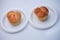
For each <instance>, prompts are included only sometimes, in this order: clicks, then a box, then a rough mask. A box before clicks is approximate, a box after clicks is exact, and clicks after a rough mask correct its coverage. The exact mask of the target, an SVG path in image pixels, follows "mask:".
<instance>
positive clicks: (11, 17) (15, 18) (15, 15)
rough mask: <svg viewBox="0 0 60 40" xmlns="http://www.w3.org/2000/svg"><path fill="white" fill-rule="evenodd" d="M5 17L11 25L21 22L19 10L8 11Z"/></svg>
mask: <svg viewBox="0 0 60 40" xmlns="http://www.w3.org/2000/svg"><path fill="white" fill-rule="evenodd" d="M7 18H8V21H9V22H10V23H11V24H12V25H18V24H19V23H20V22H21V13H20V12H19V11H9V12H8V13H7Z"/></svg>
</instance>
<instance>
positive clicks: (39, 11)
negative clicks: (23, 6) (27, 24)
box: [34, 6, 49, 21]
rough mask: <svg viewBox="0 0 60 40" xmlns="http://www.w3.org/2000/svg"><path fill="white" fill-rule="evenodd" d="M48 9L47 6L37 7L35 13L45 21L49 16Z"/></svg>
mask: <svg viewBox="0 0 60 40" xmlns="http://www.w3.org/2000/svg"><path fill="white" fill-rule="evenodd" d="M48 12H49V11H48V9H47V8H46V7H45V6H41V7H37V8H36V9H35V10H34V13H35V14H36V16H37V17H38V19H39V20H41V21H44V20H46V19H47V18H48Z"/></svg>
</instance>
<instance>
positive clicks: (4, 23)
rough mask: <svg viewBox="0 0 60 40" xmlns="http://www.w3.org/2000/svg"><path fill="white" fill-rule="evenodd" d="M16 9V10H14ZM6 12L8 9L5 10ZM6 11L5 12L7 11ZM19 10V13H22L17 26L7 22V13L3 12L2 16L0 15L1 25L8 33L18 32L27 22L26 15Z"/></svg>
mask: <svg viewBox="0 0 60 40" xmlns="http://www.w3.org/2000/svg"><path fill="white" fill-rule="evenodd" d="M15 11H16V10H15ZM7 12H8V11H7ZM7 12H6V13H7ZM20 12H21V15H22V19H21V23H20V24H19V25H17V26H13V25H11V24H10V23H9V21H8V19H7V16H6V15H7V14H5V15H4V16H2V19H1V27H2V28H3V29H4V30H5V31H6V32H9V33H15V32H19V31H21V30H22V29H24V28H25V26H26V24H27V21H28V20H27V15H26V14H24V13H23V12H22V11H20Z"/></svg>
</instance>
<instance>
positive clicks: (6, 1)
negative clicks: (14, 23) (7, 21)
mask: <svg viewBox="0 0 60 40" xmlns="http://www.w3.org/2000/svg"><path fill="white" fill-rule="evenodd" d="M39 5H48V6H50V7H53V8H55V9H56V11H57V14H58V16H59V19H58V21H57V23H56V24H55V25H54V27H52V28H50V29H48V30H38V29H35V28H33V27H32V26H31V25H30V23H29V22H28V25H27V27H26V28H25V29H24V30H22V31H21V32H18V33H15V34H9V33H6V32H5V31H3V30H2V29H1V28H0V40H60V0H0V19H1V17H2V16H3V15H4V14H5V13H4V12H5V11H7V10H10V9H20V10H22V11H24V13H25V14H27V15H28V17H27V18H29V14H30V13H31V12H32V10H33V8H34V7H36V6H39ZM0 26H1V25H0Z"/></svg>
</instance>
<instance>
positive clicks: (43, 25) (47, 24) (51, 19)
mask: <svg viewBox="0 0 60 40" xmlns="http://www.w3.org/2000/svg"><path fill="white" fill-rule="evenodd" d="M46 7H47V8H48V10H49V14H48V19H47V20H46V21H44V22H42V21H40V20H38V18H37V17H36V15H35V14H34V12H32V13H31V15H30V23H31V24H32V25H33V27H35V28H38V29H48V28H51V27H52V26H53V25H54V24H55V23H56V21H57V18H58V16H57V12H56V11H55V9H53V8H50V7H48V6H46Z"/></svg>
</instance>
